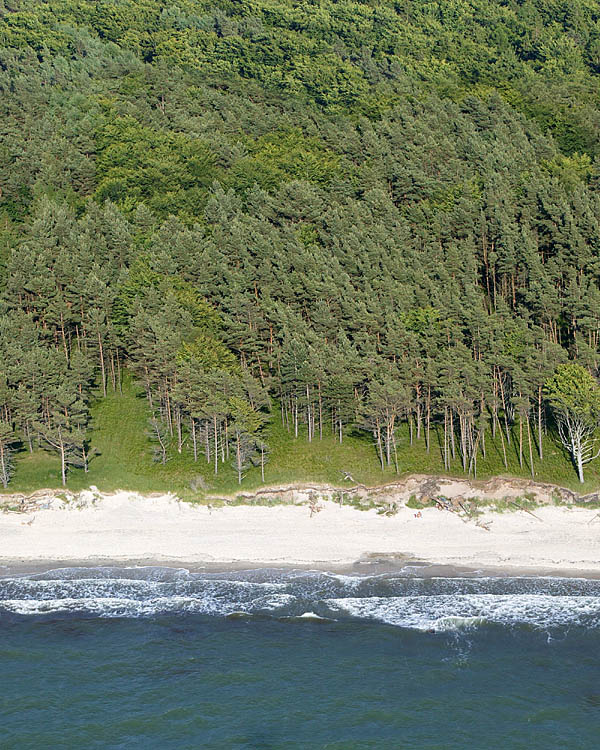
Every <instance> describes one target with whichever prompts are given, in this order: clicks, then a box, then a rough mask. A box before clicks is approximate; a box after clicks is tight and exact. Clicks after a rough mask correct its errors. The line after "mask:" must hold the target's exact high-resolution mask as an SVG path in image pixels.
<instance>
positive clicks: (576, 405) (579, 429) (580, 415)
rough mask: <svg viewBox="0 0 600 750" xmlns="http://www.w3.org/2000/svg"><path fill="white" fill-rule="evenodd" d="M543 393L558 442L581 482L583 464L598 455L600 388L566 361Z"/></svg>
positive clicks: (594, 381) (585, 372)
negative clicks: (570, 459) (551, 413)
mask: <svg viewBox="0 0 600 750" xmlns="http://www.w3.org/2000/svg"><path fill="white" fill-rule="evenodd" d="M545 391H546V398H547V399H548V401H549V403H550V406H551V408H552V411H553V413H554V418H555V420H556V425H557V428H558V434H559V437H560V440H561V442H562V444H563V445H564V447H565V448H566V449H567V450H568V451H569V453H570V455H571V458H572V459H573V463H574V464H575V468H576V469H577V476H578V477H579V481H580V482H582V483H583V481H584V478H583V467H584V465H585V464H587V463H589V462H590V461H593V460H594V459H595V458H597V457H598V456H600V448H599V447H598V446H599V441H600V438H599V436H598V426H599V424H600V386H599V385H598V382H597V381H596V380H595V378H593V377H592V375H590V373H589V372H588V371H587V370H586V369H585V368H584V367H582V366H581V365H578V364H577V363H575V362H569V363H567V364H564V365H559V367H558V368H557V369H556V372H555V373H554V375H553V377H552V378H550V380H548V381H547V383H546V387H545Z"/></svg>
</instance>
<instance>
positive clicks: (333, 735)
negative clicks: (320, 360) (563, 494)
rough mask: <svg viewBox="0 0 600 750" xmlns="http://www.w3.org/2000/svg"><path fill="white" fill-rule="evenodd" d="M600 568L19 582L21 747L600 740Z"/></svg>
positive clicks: (13, 733)
mask: <svg viewBox="0 0 600 750" xmlns="http://www.w3.org/2000/svg"><path fill="white" fill-rule="evenodd" d="M599 646H600V581H590V580H584V579H558V578H489V577H463V578H436V577H433V578H431V577H425V576H423V575H422V571H419V570H408V569H407V570H406V571H400V572H395V573H387V574H384V575H379V576H340V575H333V574H327V573H323V572H308V571H283V570H250V571H241V572H240V571H238V572H231V571H230V572H225V573H190V572H188V571H187V570H185V569H183V568H182V569H172V568H158V567H156V568H130V569H123V568H71V569H61V570H54V571H49V572H47V573H40V574H35V575H30V576H15V577H7V578H4V579H0V670H1V682H0V720H1V724H0V726H1V727H2V735H3V737H2V739H1V740H0V746H1V747H2V748H3V749H4V748H7V749H8V748H15V750H16V749H17V748H19V749H21V748H42V747H43V748H63V747H64V748H137V747H140V748H141V747H144V748H267V749H268V748H344V749H346V748H348V749H351V748H411V749H413V748H415V749H420V748H427V749H428V750H433V749H434V748H440V749H441V748H444V750H447V749H449V748H456V749H457V750H458V749H459V748H460V749H461V750H462V749H463V748H465V747H471V748H477V749H478V750H483V749H485V748H494V750H497V749H499V748H503V749H504V750H506V749H512V748H533V749H536V748H539V749H540V750H541V749H542V748H543V750H548V749H550V748H557V750H558V748H561V750H562V749H563V748H578V749H583V750H587V748H590V749H591V748H594V749H595V748H597V747H598V746H599V745H600V649H599Z"/></svg>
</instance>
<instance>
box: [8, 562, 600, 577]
mask: <svg viewBox="0 0 600 750" xmlns="http://www.w3.org/2000/svg"><path fill="white" fill-rule="evenodd" d="M104 568H106V569H114V570H120V571H125V570H144V569H148V570H150V569H153V568H156V569H173V570H177V569H180V570H186V571H188V572H189V573H191V574H192V575H194V574H206V575H219V574H226V573H236V572H237V573H240V572H245V571H254V570H269V569H272V570H278V571H287V572H293V571H302V572H310V571H314V572H318V573H329V574H331V575H341V576H349V577H354V576H356V577H370V576H386V575H392V576H393V575H394V574H397V575H402V576H404V577H407V578H564V579H573V580H577V579H583V580H600V570H594V569H565V568H561V569H559V568H546V567H523V566H520V565H514V566H512V565H505V566H502V567H491V566H483V565H479V566H475V565H474V566H472V567H467V566H462V565H456V564H451V563H437V562H433V561H427V560H406V561H404V562H400V561H399V560H394V559H386V558H380V557H378V558H376V559H374V560H370V559H361V560H357V561H356V562H354V563H352V564H348V563H345V564H336V563H335V562H332V563H324V562H321V563H314V564H307V563H305V564H301V563H296V564H294V563H285V562H281V563H277V564H274V563H272V562H264V563H261V562H260V561H255V560H253V561H244V560H237V561H233V562H228V563H225V562H222V563H214V562H204V563H203V562H198V561H194V562H186V561H185V560H178V559H174V560H173V559H156V560H153V559H149V558H147V559H130V558H127V557H120V558H116V559H114V558H97V557H89V558H83V559H81V560H74V559H57V560H51V559H42V560H36V559H33V558H32V559H21V560H8V559H5V558H0V581H1V580H3V579H7V578H19V577H28V576H33V575H40V574H44V573H47V572H50V571H58V570H71V569H90V570H94V569H104Z"/></svg>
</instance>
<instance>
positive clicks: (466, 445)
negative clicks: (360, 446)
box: [0, 0, 600, 487]
mask: <svg viewBox="0 0 600 750" xmlns="http://www.w3.org/2000/svg"><path fill="white" fill-rule="evenodd" d="M0 92H1V93H0V107H1V115H2V116H1V119H0V128H1V131H2V137H1V139H0V278H1V290H0V294H1V303H0V305H1V308H0V352H1V354H0V357H1V359H0V362H1V365H0V368H1V369H0V480H1V481H2V484H3V485H4V486H5V487H6V486H7V485H8V483H9V480H10V479H11V476H12V475H13V471H14V468H15V465H18V462H19V460H23V459H21V457H26V456H27V454H29V453H31V454H35V453H36V452H38V451H49V452H51V453H53V454H55V455H56V456H57V457H58V458H59V459H60V461H59V463H58V464H57V465H58V467H59V469H58V471H59V472H60V475H62V481H63V483H64V482H65V481H66V480H67V475H68V473H69V472H70V471H73V470H77V471H86V470H87V468H88V465H89V462H90V461H91V460H94V448H93V433H94V426H93V423H92V422H91V421H90V407H91V405H92V404H94V403H96V402H98V400H100V401H101V400H102V399H103V398H105V397H107V396H110V394H111V393H112V394H119V393H120V392H121V391H122V389H123V383H124V382H128V379H130V378H132V377H133V378H134V379H135V382H136V383H137V384H140V385H141V387H143V389H144V391H145V394H146V399H147V401H146V404H147V406H146V416H145V419H147V424H146V425H144V429H146V430H147V433H148V437H147V440H148V445H149V446H151V448H150V450H149V452H148V455H147V457H146V460H147V461H148V462H151V461H152V460H153V459H154V461H156V462H157V463H158V464H159V465H164V464H166V462H167V461H168V460H169V459H170V458H171V457H172V456H174V455H176V454H180V455H181V454H183V453H185V454H186V455H187V456H188V457H189V458H190V460H191V461H192V462H193V463H194V464H196V463H197V464H198V467H199V468H198V470H197V471H198V473H199V474H200V475H205V476H207V477H210V476H211V475H214V474H217V475H218V474H219V473H223V472H228V473H229V474H231V475H232V476H233V475H235V477H236V481H240V482H241V481H242V479H243V477H244V474H245V472H246V471H247V469H248V467H250V466H254V467H256V469H255V471H260V472H261V476H262V477H263V478H264V471H265V464H266V463H267V461H268V457H269V452H270V444H269V429H270V425H271V424H272V423H273V422H274V420H278V421H279V420H280V421H281V423H282V424H283V426H284V428H285V429H286V430H287V431H289V435H290V436H291V437H292V438H293V439H294V440H297V441H298V442H313V441H319V440H322V439H323V438H324V436H327V437H328V438H330V439H334V440H335V441H337V443H338V444H343V442H344V441H345V440H346V439H347V437H348V436H349V435H353V436H356V435H357V434H361V435H363V436H364V438H363V439H364V440H365V441H370V442H371V444H372V450H373V453H374V455H376V456H377V460H378V461H379V463H380V467H381V469H382V470H387V468H388V467H390V469H391V470H394V471H397V472H399V471H402V470H403V461H402V445H403V444H404V443H405V442H406V441H408V444H409V445H413V444H417V443H419V444H420V445H422V450H423V452H424V454H425V453H427V454H428V453H430V452H435V453H437V454H438V455H439V470H440V471H455V472H456V471H463V472H465V473H471V474H475V475H476V473H477V463H478V460H482V459H483V458H485V456H486V450H489V446H490V445H491V444H492V443H493V444H494V446H496V449H497V450H498V451H499V455H501V457H502V463H503V465H504V467H506V468H508V465H509V459H508V458H507V451H509V450H515V451H516V454H517V455H518V460H519V467H520V468H522V469H523V471H524V472H525V471H527V472H531V475H532V476H534V475H535V473H536V472H537V471H538V469H539V468H540V467H541V466H543V462H544V460H545V455H544V440H545V438H544V436H545V435H546V433H547V432H548V431H550V433H553V434H554V433H555V434H556V436H557V439H560V437H561V436H562V437H563V438H565V435H566V433H568V432H569V430H570V435H571V437H570V438H569V436H568V435H567V437H566V438H565V440H564V441H563V442H564V443H565V445H567V446H568V447H569V446H570V447H569V450H571V449H572V447H573V445H572V442H573V441H572V436H573V430H572V424H571V422H569V421H568V417H569V413H568V409H567V410H566V411H565V408H566V407H565V404H566V403H567V402H569V403H568V404H567V406H568V405H569V404H571V406H572V405H573V403H574V402H573V398H575V397H574V396H573V394H574V393H575V396H576V398H575V401H576V402H577V403H575V406H576V407H578V408H579V407H581V408H580V413H581V410H582V409H583V412H584V416H585V417H586V418H587V420H588V421H587V423H586V425H584V427H585V429H584V432H583V433H582V434H583V438H584V439H585V440H588V442H587V443H586V444H585V445H584V447H583V448H581V450H580V455H579V456H578V455H577V454H576V452H573V450H571V455H572V459H573V461H574V463H575V464H577V463H578V460H579V459H581V460H582V463H583V462H585V461H587V460H591V459H592V458H593V451H592V450H591V447H590V446H591V443H590V440H591V439H593V436H594V435H593V430H592V431H591V433H590V428H589V424H590V420H591V422H594V420H596V418H597V416H598V414H600V407H599V406H598V399H597V386H596V383H595V380H594V378H595V377H596V375H597V372H598V365H599V344H600V286H599V280H600V196H599V193H598V188H599V185H600V104H599V102H600V8H599V7H598V4H597V3H596V2H592V0H571V1H570V2H566V1H563V0H362V1H360V0H355V1H354V2H351V1H350V0H339V1H337V0H319V1H317V0H313V1H312V2H311V0H305V1H304V2H296V1H294V0H288V1H287V2H286V1H285V0H248V1H247V2H231V1H228V0H211V1H207V0H180V1H179V2H177V3H174V4H165V3H162V2H159V1H158V0H112V1H111V0H103V1H100V2H86V1H85V0H47V1H46V2H43V1H42V0H0ZM565 363H571V364H568V365H566V364H565ZM573 363H576V364H575V365H574V364H573ZM557 368H558V369H557ZM561 368H562V369H561ZM569 368H570V369H569ZM555 373H557V374H555ZM588 375H589V377H590V380H589V381H588V380H586V377H588ZM568 376H569V377H568ZM592 376H593V377H592ZM561 389H562V390H561ZM569 389H570V390H569ZM586 389H587V390H586ZM584 391H585V393H586V394H587V395H585V394H584V395H585V399H584V400H585V405H584V406H582V404H581V403H580V401H577V399H578V398H579V397H580V396H581V393H583V392H584ZM565 393H566V394H567V395H566V396H565ZM561 394H562V395H561ZM569 394H570V395H569ZM569 398H570V399H571V401H569ZM561 407H563V411H562V412H561ZM561 414H562V415H563V417H561ZM565 414H566V417H565ZM585 430H587V432H586V431H585ZM400 434H402V436H403V437H402V441H403V442H402V441H401V440H400V438H399V435H400ZM569 440H570V441H571V442H569ZM401 442H402V444H401ZM291 445H293V442H292V443H291ZM586 451H587V452H586ZM576 468H578V471H579V473H580V476H581V477H582V476H583V475H582V473H581V471H580V470H581V468H582V464H580V465H579V466H578V467H576ZM232 472H233V474H232Z"/></svg>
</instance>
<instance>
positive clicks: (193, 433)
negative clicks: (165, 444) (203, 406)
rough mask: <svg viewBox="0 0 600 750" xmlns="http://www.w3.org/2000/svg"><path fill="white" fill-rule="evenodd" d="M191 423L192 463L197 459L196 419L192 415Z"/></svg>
mask: <svg viewBox="0 0 600 750" xmlns="http://www.w3.org/2000/svg"><path fill="white" fill-rule="evenodd" d="M190 421H191V423H192V446H193V448H194V463H195V462H196V461H197V460H198V443H197V440H196V420H195V419H194V417H190Z"/></svg>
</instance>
